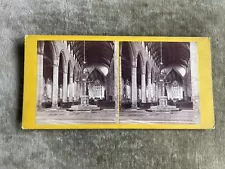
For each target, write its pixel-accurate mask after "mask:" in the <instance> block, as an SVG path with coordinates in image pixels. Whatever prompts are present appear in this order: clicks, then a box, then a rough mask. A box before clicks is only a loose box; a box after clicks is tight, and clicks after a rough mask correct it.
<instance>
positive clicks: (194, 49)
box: [190, 42, 200, 123]
mask: <svg viewBox="0 0 225 169" xmlns="http://www.w3.org/2000/svg"><path fill="white" fill-rule="evenodd" d="M190 65H191V72H192V73H191V85H192V86H191V88H192V97H191V99H192V102H193V110H194V113H195V114H194V121H195V122H196V123H199V122H200V110H199V74H198V45H197V43H196V42H191V43H190Z"/></svg>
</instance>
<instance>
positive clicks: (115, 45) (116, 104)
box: [113, 42, 121, 115]
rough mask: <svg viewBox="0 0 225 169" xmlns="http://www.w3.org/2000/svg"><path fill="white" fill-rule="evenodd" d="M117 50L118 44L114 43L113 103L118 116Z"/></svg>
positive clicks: (118, 58) (118, 80)
mask: <svg viewBox="0 0 225 169" xmlns="http://www.w3.org/2000/svg"><path fill="white" fill-rule="evenodd" d="M118 50H119V42H114V54H113V61H114V101H115V111H116V115H118V113H117V112H118V111H119V107H120V106H119V102H120V101H119V99H120V91H119V85H120V83H119V84H118V82H120V80H121V79H120V78H121V76H120V77H119V76H118V71H120V70H121V69H120V64H118V63H119V61H120V56H119V57H118Z"/></svg>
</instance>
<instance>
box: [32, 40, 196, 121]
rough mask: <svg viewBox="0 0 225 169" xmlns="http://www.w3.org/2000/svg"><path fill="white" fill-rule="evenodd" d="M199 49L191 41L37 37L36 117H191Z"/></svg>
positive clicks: (178, 118)
mask: <svg viewBox="0 0 225 169" xmlns="http://www.w3.org/2000/svg"><path fill="white" fill-rule="evenodd" d="M196 49H197V48H196V46H195V45H194V44H193V43H189V42H188V43H186V42H128V41H127V42H113V41H38V44H37V54H38V71H37V72H38V77H37V113H36V122H37V123H51V124H52V123H57V124H58V123H72V124H73V123H115V122H116V123H117V122H121V123H135V122H138V123H148V122H170V123H173V122H182V123H192V122H193V119H194V117H195V110H196V109H195V108H196V106H198V105H197V101H198V98H197V97H196V96H198V94H196V93H198V89H197V87H196V86H197V84H196V83H195V81H198V80H195V81H193V77H194V76H198V75H195V74H196V73H195V72H196V70H197V69H196V68H195V69H194V65H196V60H195V59H196V58H197V57H196V53H197V52H196ZM193 63H194V64H193ZM192 72H194V73H192ZM195 79H196V78H195ZM196 89H197V90H196ZM193 110H194V111H193Z"/></svg>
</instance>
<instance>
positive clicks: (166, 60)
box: [147, 42, 190, 68]
mask: <svg viewBox="0 0 225 169" xmlns="http://www.w3.org/2000/svg"><path fill="white" fill-rule="evenodd" d="M147 46H148V49H149V51H150V53H151V55H152V57H153V59H154V60H155V62H156V64H157V65H158V66H159V64H160V62H161V60H162V63H163V65H164V66H165V67H167V66H171V65H174V66H182V67H184V68H186V67H187V66H188V62H189V59H190V50H189V43H185V42H182V43H181V42H163V43H160V42H150V43H148V42H147ZM161 56H162V57H161Z"/></svg>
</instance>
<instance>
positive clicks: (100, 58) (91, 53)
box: [71, 41, 113, 68]
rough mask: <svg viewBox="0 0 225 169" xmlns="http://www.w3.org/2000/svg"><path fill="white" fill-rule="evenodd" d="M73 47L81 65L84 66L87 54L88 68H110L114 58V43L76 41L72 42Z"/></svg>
mask: <svg viewBox="0 0 225 169" xmlns="http://www.w3.org/2000/svg"><path fill="white" fill-rule="evenodd" d="M71 46H72V48H71V49H73V51H74V52H75V55H76V58H77V60H78V62H79V63H80V65H82V64H83V61H84V52H85V56H86V62H87V66H93V65H100V66H105V67H107V68H109V67H110V64H111V61H112V57H113V42H96V41H95V42H94V41H85V43H84V41H74V42H71Z"/></svg>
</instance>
